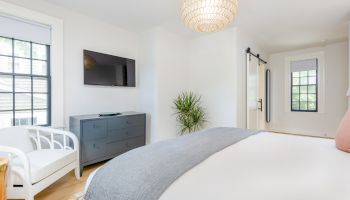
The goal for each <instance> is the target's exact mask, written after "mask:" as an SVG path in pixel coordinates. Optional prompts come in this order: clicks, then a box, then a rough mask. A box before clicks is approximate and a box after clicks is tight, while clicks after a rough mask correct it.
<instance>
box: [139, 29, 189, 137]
mask: <svg viewBox="0 0 350 200" xmlns="http://www.w3.org/2000/svg"><path fill="white" fill-rule="evenodd" d="M187 46H188V45H187V40H186V39H184V38H181V37H179V36H177V35H175V34H173V33H170V32H168V31H166V30H164V29H162V28H160V27H156V28H154V29H151V30H148V31H146V32H144V33H142V34H141V36H140V55H141V56H140V63H141V64H140V73H141V74H142V77H140V84H142V86H140V89H141V98H140V102H141V103H140V105H141V106H140V109H141V110H142V111H144V112H147V113H149V114H150V115H149V116H150V117H149V119H150V122H148V123H149V125H150V128H149V129H148V133H149V134H148V142H156V141H159V140H164V139H169V138H173V137H175V136H176V135H177V126H176V120H175V116H174V110H173V100H174V99H175V97H176V96H177V95H178V94H179V93H180V92H182V91H186V90H187V87H188V83H187V74H188V63H187V56H188V55H187V52H188V51H187ZM150 133H151V134H150Z"/></svg>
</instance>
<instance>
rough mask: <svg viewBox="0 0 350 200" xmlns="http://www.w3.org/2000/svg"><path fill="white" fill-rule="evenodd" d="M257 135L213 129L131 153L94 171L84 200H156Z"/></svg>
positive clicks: (229, 129) (245, 131) (233, 130)
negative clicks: (179, 180)
mask: <svg viewBox="0 0 350 200" xmlns="http://www.w3.org/2000/svg"><path fill="white" fill-rule="evenodd" d="M257 132H258V131H252V130H245V129H237V128H213V129H208V130H204V131H200V132H196V133H193V134H189V135H185V136H182V137H179V138H176V139H171V140H166V141H162V142H158V143H154V144H151V145H147V146H144V147H140V148H137V149H134V150H131V151H129V152H127V153H125V154H122V155H120V156H118V157H116V158H114V159H112V160H111V161H109V162H108V163H106V164H105V165H104V166H103V167H102V168H100V169H99V170H98V171H97V173H96V174H95V176H94V177H93V179H92V181H91V183H90V186H89V187H88V190H87V192H86V194H85V197H84V199H85V200H102V199H103V200H156V199H159V198H160V197H161V195H162V194H163V192H164V191H165V190H166V189H167V188H168V187H169V186H170V185H171V184H172V183H173V182H174V181H175V180H176V179H177V178H179V177H180V176H181V175H183V174H184V173H186V172H187V171H188V170H190V169H192V168H193V167H195V166H196V165H198V164H199V163H201V162H202V161H204V160H206V159H207V158H208V157H209V156H211V155H213V154H214V153H216V152H218V151H221V150H223V149H224V148H226V147H228V146H230V145H232V144H235V143H237V142H239V141H241V140H243V139H245V138H247V137H249V136H251V135H254V134H256V133H257Z"/></svg>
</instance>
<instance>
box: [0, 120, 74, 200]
mask: <svg viewBox="0 0 350 200" xmlns="http://www.w3.org/2000/svg"><path fill="white" fill-rule="evenodd" d="M0 157H7V158H9V170H8V172H9V173H8V179H7V180H8V181H7V196H8V198H9V199H26V200H33V199H34V195H36V194H37V193H39V192H40V191H42V190H43V189H45V188H46V187H48V186H49V185H51V184H52V183H54V182H55V181H57V180H58V179H59V178H61V177H62V176H64V175H66V174H67V173H68V172H70V171H72V170H73V169H74V170H75V176H76V178H77V179H79V178H80V172H79V142H78V139H77V137H76V136H75V135H74V134H72V133H70V132H67V131H62V130H57V129H53V128H47V127H38V126H19V127H11V128H6V129H0Z"/></svg>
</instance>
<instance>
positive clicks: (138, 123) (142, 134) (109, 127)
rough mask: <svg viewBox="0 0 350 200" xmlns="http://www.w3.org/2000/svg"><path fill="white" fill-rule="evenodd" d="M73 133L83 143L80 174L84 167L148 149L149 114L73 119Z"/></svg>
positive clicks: (86, 116)
mask: <svg viewBox="0 0 350 200" xmlns="http://www.w3.org/2000/svg"><path fill="white" fill-rule="evenodd" d="M69 129H70V131H71V132H73V133H74V134H75V135H76V136H77V137H78V139H79V143H80V174H82V171H83V167H84V166H87V165H90V164H93V163H97V162H100V161H103V160H107V159H111V158H114V157H116V156H118V155H120V154H122V153H124V152H126V151H129V150H131V149H134V148H137V147H140V146H143V145H145V143H146V141H145V139H146V114H144V113H137V112H125V113H122V114H121V115H117V116H110V117H99V116H98V115H80V116H72V117H70V119H69Z"/></svg>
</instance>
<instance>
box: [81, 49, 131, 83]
mask: <svg viewBox="0 0 350 200" xmlns="http://www.w3.org/2000/svg"><path fill="white" fill-rule="evenodd" d="M84 84H85V85H107V86H125V87H135V60H133V59H128V58H122V57H118V56H112V55H107V54H103V53H97V52H93V51H88V50H84Z"/></svg>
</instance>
